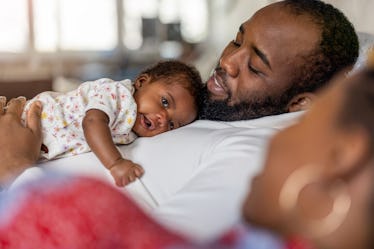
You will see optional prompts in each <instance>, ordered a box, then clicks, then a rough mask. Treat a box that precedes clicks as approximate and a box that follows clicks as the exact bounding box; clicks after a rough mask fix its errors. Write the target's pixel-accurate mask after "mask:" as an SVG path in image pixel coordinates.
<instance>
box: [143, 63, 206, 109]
mask: <svg viewBox="0 0 374 249" xmlns="http://www.w3.org/2000/svg"><path fill="white" fill-rule="evenodd" d="M142 74H147V75H148V76H149V77H150V78H151V82H154V81H157V80H163V81H164V82H165V84H178V85H182V86H183V87H184V88H185V89H187V90H188V92H189V93H190V94H191V96H192V97H193V98H194V102H195V106H196V108H197V107H198V106H199V101H200V100H201V97H200V95H201V90H202V88H203V82H202V80H201V76H200V73H199V71H197V69H196V68H195V67H194V66H192V65H188V64H186V63H183V62H181V61H178V60H166V61H160V62H158V63H156V64H154V65H152V66H150V67H148V68H146V69H144V70H143V71H142V72H141V73H140V74H139V75H142Z"/></svg>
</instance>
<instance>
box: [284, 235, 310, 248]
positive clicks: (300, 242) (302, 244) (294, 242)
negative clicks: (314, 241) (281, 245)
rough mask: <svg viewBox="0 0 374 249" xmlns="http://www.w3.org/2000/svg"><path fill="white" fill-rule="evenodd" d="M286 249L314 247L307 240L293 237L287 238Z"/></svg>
mask: <svg viewBox="0 0 374 249" xmlns="http://www.w3.org/2000/svg"><path fill="white" fill-rule="evenodd" d="M286 249H315V248H314V247H313V246H312V245H311V244H310V243H308V241H306V240H304V239H302V238H299V237H294V238H290V239H289V240H287V243H286Z"/></svg>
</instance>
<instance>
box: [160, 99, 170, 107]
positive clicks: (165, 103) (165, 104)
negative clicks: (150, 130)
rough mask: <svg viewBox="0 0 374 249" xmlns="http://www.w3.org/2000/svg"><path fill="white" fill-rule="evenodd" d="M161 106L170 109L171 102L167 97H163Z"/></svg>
mask: <svg viewBox="0 0 374 249" xmlns="http://www.w3.org/2000/svg"><path fill="white" fill-rule="evenodd" d="M161 105H162V106H163V107H165V108H168V107H169V101H168V100H167V99H166V98H165V97H161Z"/></svg>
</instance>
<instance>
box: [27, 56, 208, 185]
mask: <svg viewBox="0 0 374 249" xmlns="http://www.w3.org/2000/svg"><path fill="white" fill-rule="evenodd" d="M201 88H202V81H201V77H200V74H199V72H198V71H197V70H196V69H195V68H194V67H191V66H188V65H186V64H183V63H181V62H178V61H163V62H159V63H157V64H156V65H154V66H152V67H150V68H148V69H145V70H144V71H143V72H142V73H141V74H140V75H139V76H138V77H137V78H136V80H135V82H131V81H130V80H128V79H126V80H122V81H113V80H110V79H105V78H104V79H99V80H96V81H91V82H85V83H83V84H81V85H80V86H79V87H78V88H77V89H76V90H73V91H71V92H68V93H57V92H43V93H41V94H39V95H37V96H36V97H35V98H33V99H32V100H30V101H29V102H28V103H27V105H26V108H25V111H24V113H23V120H24V118H25V115H26V112H27V110H28V109H29V105H30V104H31V103H32V102H33V101H36V100H39V101H40V102H42V104H43V112H42V131H43V145H42V152H41V156H42V157H44V158H46V159H52V158H57V157H65V156H71V155H77V154H80V153H85V152H88V151H93V152H94V153H95V155H96V156H97V157H98V158H99V160H100V161H101V162H102V164H104V166H105V167H106V168H108V169H109V170H110V172H111V174H112V176H113V177H114V180H115V182H116V185H117V186H125V185H127V184H128V183H130V182H132V181H134V180H135V179H136V178H137V177H140V176H142V175H143V173H144V170H143V169H142V167H140V166H139V165H137V164H135V163H133V162H132V161H130V160H127V159H125V158H123V157H122V155H121V153H120V152H119V151H118V149H117V147H116V146H115V144H128V143H131V142H132V141H133V140H134V139H135V138H136V137H137V136H139V137H150V136H154V135H157V134H160V133H162V132H165V131H169V130H173V129H176V128H179V127H181V126H184V125H186V124H189V123H191V122H192V121H194V120H195V119H196V117H197V108H198V100H199V93H200V90H201Z"/></svg>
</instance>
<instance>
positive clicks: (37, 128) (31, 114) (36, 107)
mask: <svg viewBox="0 0 374 249" xmlns="http://www.w3.org/2000/svg"><path fill="white" fill-rule="evenodd" d="M41 115H42V104H41V103H40V102H39V101H36V102H34V103H32V104H31V106H30V109H29V111H28V112H27V120H26V124H27V127H28V128H30V130H31V131H32V132H33V133H34V134H35V136H36V137H37V138H39V139H41V137H42V125H41Z"/></svg>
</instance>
